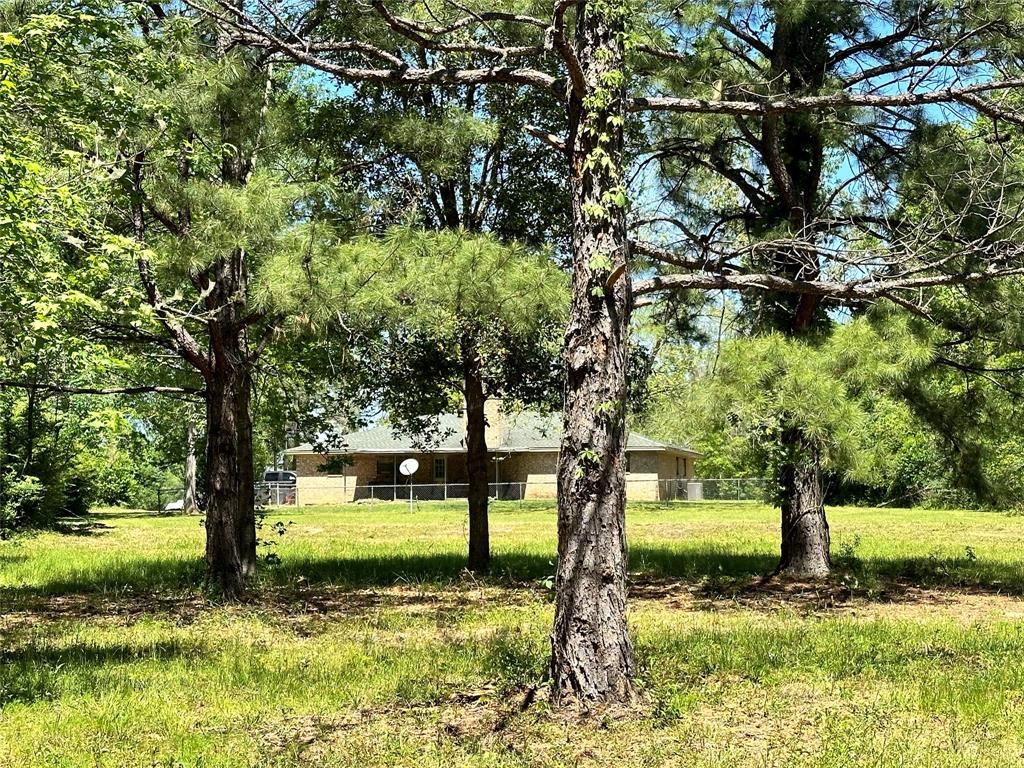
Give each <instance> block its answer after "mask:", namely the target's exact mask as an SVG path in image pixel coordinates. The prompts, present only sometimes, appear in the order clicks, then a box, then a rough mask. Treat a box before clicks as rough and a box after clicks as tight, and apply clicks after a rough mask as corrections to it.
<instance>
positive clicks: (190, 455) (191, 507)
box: [182, 408, 199, 515]
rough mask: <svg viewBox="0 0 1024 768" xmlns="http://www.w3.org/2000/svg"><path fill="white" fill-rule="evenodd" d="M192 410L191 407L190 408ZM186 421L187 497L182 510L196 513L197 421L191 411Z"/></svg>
mask: <svg viewBox="0 0 1024 768" xmlns="http://www.w3.org/2000/svg"><path fill="white" fill-rule="evenodd" d="M189 410H190V411H191V408H190V409H189ZM186 418H187V421H186V423H185V451H186V453H185V498H184V503H183V504H182V512H184V514H186V515H194V514H195V513H196V512H198V511H199V505H198V504H197V503H196V423H195V419H194V418H193V417H192V414H191V412H190V413H188V415H187V416H186Z"/></svg>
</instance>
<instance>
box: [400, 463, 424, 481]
mask: <svg viewBox="0 0 1024 768" xmlns="http://www.w3.org/2000/svg"><path fill="white" fill-rule="evenodd" d="M419 468H420V463H419V462H418V461H416V459H406V460H405V461H403V462H402V463H401V464H399V465H398V471H399V472H401V473H402V474H403V475H405V476H406V477H409V476H410V475H412V474H414V473H415V472H416V470H417V469H419Z"/></svg>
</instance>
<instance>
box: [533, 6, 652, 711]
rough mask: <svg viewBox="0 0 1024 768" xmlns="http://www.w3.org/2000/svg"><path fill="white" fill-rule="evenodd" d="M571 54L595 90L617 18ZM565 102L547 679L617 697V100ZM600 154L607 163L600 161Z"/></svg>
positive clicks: (625, 675)
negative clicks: (564, 259)
mask: <svg viewBox="0 0 1024 768" xmlns="http://www.w3.org/2000/svg"><path fill="white" fill-rule="evenodd" d="M577 13H578V18H577V30H576V34H577V38H576V45H575V47H576V52H577V56H578V58H579V61H580V63H581V66H582V68H583V70H584V75H585V78H586V80H587V83H588V85H589V87H590V89H592V90H593V91H601V90H604V89H605V88H606V83H607V82H609V79H608V78H607V77H606V76H607V75H608V74H609V73H610V72H612V71H614V70H619V71H621V69H622V65H623V61H622V41H621V38H620V36H619V34H618V33H620V32H621V21H619V22H610V21H609V20H608V19H607V18H605V17H604V16H603V15H602V14H600V13H598V12H596V11H595V10H594V9H593V8H592V7H591V6H589V5H588V4H587V3H582V4H580V5H579V6H577ZM594 109H595V108H594V107H593V106H590V107H585V106H584V104H583V96H582V95H581V94H580V93H578V92H575V91H574V93H573V95H572V96H571V98H570V107H569V117H570V123H569V125H570V132H569V140H568V147H569V150H570V164H571V168H570V176H571V181H570V184H571V189H572V200H573V203H572V205H573V210H572V214H573V232H572V238H573V243H572V244H573V277H572V300H571V307H570V314H569V322H568V326H567V329H566V336H565V370H566V385H565V387H566V388H565V415H564V421H563V428H564V432H563V437H562V446H561V453H560V454H559V458H558V567H557V573H556V579H555V589H556V603H555V623H554V629H553V631H552V633H551V655H552V658H551V678H552V684H553V696H554V697H555V699H556V700H560V699H565V698H574V699H581V700H588V701H602V700H614V699H624V698H628V697H630V696H631V695H632V692H633V684H632V678H633V675H634V670H635V665H634V659H633V645H632V642H631V640H630V637H629V629H628V625H627V622H626V526H625V511H626V509H625V503H626V496H625V443H626V420H625V419H626V414H625V407H626V394H627V379H626V376H627V366H626V360H627V344H628V337H629V315H630V307H631V301H630V286H629V280H628V274H627V273H626V266H627V260H628V253H627V248H628V241H627V238H626V227H625V212H624V210H623V208H622V207H620V206H619V205H616V204H614V203H611V204H610V198H611V197H612V196H613V195H614V190H615V189H616V188H618V187H619V185H620V184H622V183H623V182H622V176H621V166H622V122H621V118H622V116H623V115H624V109H623V93H622V92H621V90H619V89H618V88H614V89H613V90H612V92H611V94H610V98H609V99H608V100H607V102H606V105H605V106H603V107H598V108H596V109H597V111H593V110H594ZM600 157H607V158H608V159H609V160H610V161H611V162H610V163H604V162H600V161H599V160H600Z"/></svg>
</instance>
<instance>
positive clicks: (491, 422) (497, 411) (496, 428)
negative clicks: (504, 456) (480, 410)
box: [459, 397, 506, 451]
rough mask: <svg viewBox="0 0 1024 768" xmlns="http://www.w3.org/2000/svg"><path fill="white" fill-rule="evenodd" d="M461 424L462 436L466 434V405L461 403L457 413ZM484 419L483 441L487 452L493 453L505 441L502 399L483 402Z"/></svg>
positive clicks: (497, 398)
mask: <svg viewBox="0 0 1024 768" xmlns="http://www.w3.org/2000/svg"><path fill="white" fill-rule="evenodd" d="M459 416H460V417H461V419H460V420H461V422H462V432H463V435H464V434H465V432H466V405H465V403H463V405H462V410H461V411H460V412H459ZM484 418H485V419H487V428H486V430H485V432H484V439H486V440H487V450H489V451H493V450H495V449H496V448H497V447H498V446H500V445H501V443H502V441H503V440H504V439H505V428H506V424H505V414H504V413H503V412H502V399H501V398H500V397H494V398H488V399H487V400H485V401H484Z"/></svg>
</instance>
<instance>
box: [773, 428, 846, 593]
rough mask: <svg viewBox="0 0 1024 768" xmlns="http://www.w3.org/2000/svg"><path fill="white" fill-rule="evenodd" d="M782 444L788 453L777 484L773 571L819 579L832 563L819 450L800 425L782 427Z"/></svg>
mask: <svg viewBox="0 0 1024 768" xmlns="http://www.w3.org/2000/svg"><path fill="white" fill-rule="evenodd" d="M781 442H782V445H783V447H784V449H785V450H786V452H787V454H788V458H787V460H786V461H785V462H784V463H783V465H782V467H781V470H780V476H779V485H780V489H781V493H782V499H781V501H782V503H781V507H782V559H781V560H780V562H779V567H778V569H777V570H776V573H779V574H784V575H786V576H792V577H794V578H803V579H821V578H824V577H826V576H828V575H829V571H830V570H831V567H832V562H831V558H830V555H829V530H828V520H827V519H826V518H825V499H824V492H823V490H822V483H821V452H820V450H819V448H818V446H817V444H816V443H815V441H814V440H813V438H809V437H808V436H807V435H806V434H804V432H803V431H802V430H800V429H797V428H793V429H789V430H786V433H785V434H784V435H783V437H782V441H781Z"/></svg>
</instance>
